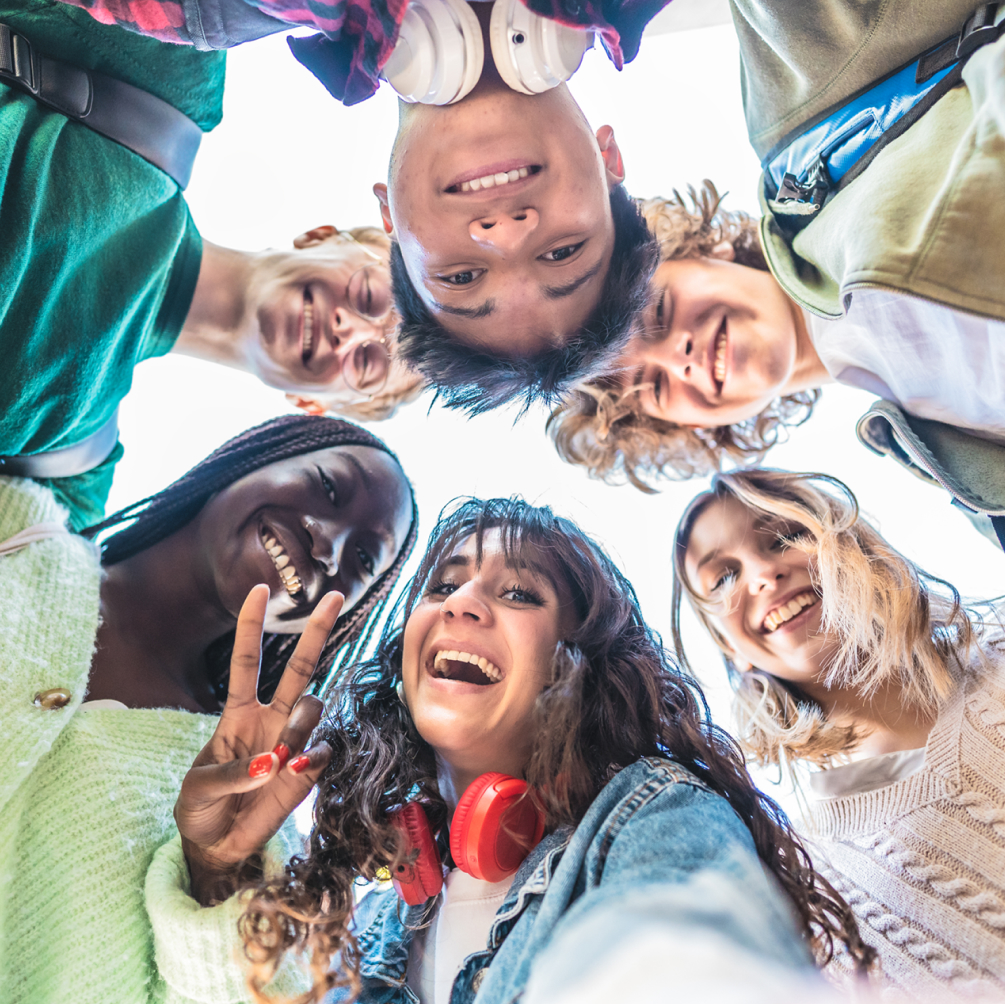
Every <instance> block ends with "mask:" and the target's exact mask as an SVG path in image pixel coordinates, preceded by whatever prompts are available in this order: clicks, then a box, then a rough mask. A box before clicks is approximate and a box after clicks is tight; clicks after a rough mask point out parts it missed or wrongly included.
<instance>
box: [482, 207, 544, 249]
mask: <svg viewBox="0 0 1005 1004" xmlns="http://www.w3.org/2000/svg"><path fill="white" fill-rule="evenodd" d="M539 222H540V218H539V217H538V215H537V210H536V209H514V210H510V211H506V212H503V211H500V212H496V213H488V214H486V215H485V216H482V217H481V218H479V219H477V220H475V221H474V222H473V223H472V224H471V226H470V227H469V228H468V233H470V234H471V239H472V240H473V241H474V242H475V243H476V244H481V245H483V246H485V247H490V248H493V249H495V250H496V251H499V252H501V253H502V254H513V253H514V252H516V251H518V250H519V249H520V247H521V246H522V245H523V243H524V242H525V241H526V240H527V239H528V238H529V237H530V235H531V234H532V233H534V231H535V230H536V229H537V225H538V223H539Z"/></svg>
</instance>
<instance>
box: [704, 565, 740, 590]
mask: <svg viewBox="0 0 1005 1004" xmlns="http://www.w3.org/2000/svg"><path fill="white" fill-rule="evenodd" d="M734 582H736V571H735V570H733V569H730V570H729V571H726V572H723V573H722V574H721V575H720V576H719V578H717V579H716V580H715V582H713V583H712V588H711V590H710V592H712V593H720V592H723V591H725V590H726V589H728V588H729V587H730V586H732V585H733V583H734Z"/></svg>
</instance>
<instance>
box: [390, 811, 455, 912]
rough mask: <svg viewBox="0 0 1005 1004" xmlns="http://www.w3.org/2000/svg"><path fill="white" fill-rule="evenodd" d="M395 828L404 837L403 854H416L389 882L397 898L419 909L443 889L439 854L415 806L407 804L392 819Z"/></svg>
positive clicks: (422, 812)
mask: <svg viewBox="0 0 1005 1004" xmlns="http://www.w3.org/2000/svg"><path fill="white" fill-rule="evenodd" d="M391 818H392V819H393V821H394V825H395V826H396V827H398V829H399V830H401V832H402V833H404V834H405V843H406V846H407V851H406V853H407V854H408V856H409V857H411V856H412V854H413V853H414V852H416V851H417V852H418V854H417V855H416V856H415V859H414V861H412V862H411V863H407V862H402V863H401V864H400V865H398V867H397V869H396V870H395V872H394V874H393V875H392V876H391V882H392V883H393V885H394V888H395V891H396V892H397V893H398V895H399V896H400V897H401V898H402V899H403V900H404V901H405V902H406V903H407V904H408V905H409V906H418V905H419V904H420V903H425V902H426V900H427V899H430V898H431V897H433V896H436V895H437V894H438V893H439V891H440V890H441V889H442V888H443V866H442V864H441V863H440V852H439V850H438V849H437V847H436V841H435V840H434V839H433V831H432V830H431V829H430V828H429V820H428V819H427V818H426V810H425V809H423V807H422V806H421V805H420V804H419V803H418V802H406V803H405V804H404V805H403V806H402V807H401V808H400V809H398V811H397V812H395V813H393V814H392V817H391Z"/></svg>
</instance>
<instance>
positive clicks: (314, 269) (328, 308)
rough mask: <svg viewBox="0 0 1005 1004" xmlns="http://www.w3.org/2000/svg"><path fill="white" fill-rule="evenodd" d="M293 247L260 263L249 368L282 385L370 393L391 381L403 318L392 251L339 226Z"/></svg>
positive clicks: (249, 313)
mask: <svg viewBox="0 0 1005 1004" xmlns="http://www.w3.org/2000/svg"><path fill="white" fill-rule="evenodd" d="M294 245H295V246H296V248H297V250H295V251H292V252H284V253H281V254H277V253H269V254H265V255H262V256H261V257H260V258H259V260H258V261H257V262H256V264H255V266H254V271H253V276H252V279H251V280H250V281H249V283H248V288H249V296H251V297H252V302H251V303H250V304H249V305H248V308H247V310H246V320H245V331H244V345H245V352H246V365H247V368H248V369H249V370H250V371H251V372H252V373H254V374H255V375H256V376H258V377H259V378H260V379H261V380H263V381H264V382H265V383H267V384H269V385H270V386H272V387H278V388H280V389H281V390H290V391H300V392H307V393H310V392H314V393H319V394H325V395H328V396H331V395H340V394H341V395H347V396H348V397H349V398H356V399H358V398H360V397H361V396H362V397H364V398H365V397H366V396H367V395H368V394H370V393H373V392H374V391H376V390H378V389H380V387H382V386H383V385H384V384H385V383H386V382H387V378H388V361H389V352H388V350H387V348H386V343H387V339H388V336H389V335H390V334H391V332H392V331H393V328H394V325H395V323H396V318H395V317H394V315H393V312H392V301H391V279H390V273H389V272H388V268H387V251H386V250H385V249H383V248H379V247H372V246H369V245H367V244H363V243H357V242H355V241H353V240H351V239H349V238H347V237H345V236H343V235H341V234H340V233H339V232H338V231H337V230H336V229H335V228H334V227H317V228H316V229H314V230H311V231H308V232H307V233H306V234H302V235H301V236H300V237H298V238H297V239H296V240H295V241H294ZM399 368H401V367H400V364H399ZM392 375H393V374H392Z"/></svg>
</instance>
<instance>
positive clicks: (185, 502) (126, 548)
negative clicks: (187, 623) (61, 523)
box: [81, 415, 419, 702]
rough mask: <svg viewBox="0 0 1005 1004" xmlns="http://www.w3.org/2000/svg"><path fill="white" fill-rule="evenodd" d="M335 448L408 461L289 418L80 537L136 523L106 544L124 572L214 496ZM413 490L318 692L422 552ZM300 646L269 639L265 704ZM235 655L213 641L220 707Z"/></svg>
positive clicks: (321, 421)
mask: <svg viewBox="0 0 1005 1004" xmlns="http://www.w3.org/2000/svg"><path fill="white" fill-rule="evenodd" d="M334 446H370V447H372V448H373V449H375V450H380V451H381V452H382V453H386V454H387V455H388V456H389V457H391V458H392V459H393V460H394V461H395V462H396V463H397V464H398V466H399V467H400V466H401V461H399V460H398V458H397V457H396V456H395V455H394V453H393V452H392V451H391V450H390V449H388V447H387V445H386V444H385V443H384V442H382V441H381V440H380V439H378V438H377V437H376V436H374V435H373V434H372V433H369V432H367V431H366V430H365V429H361V428H360V427H359V426H358V425H353V424H352V423H351V422H346V421H343V420H341V419H335V418H327V417H323V416H319V415H283V416H281V417H280V418H273V419H271V420H270V421H268V422H264V423H262V424H261V425H258V426H255V428H253V429H248V430H247V431H246V432H242V433H241V434H240V435H239V436H235V437H234V438H233V439H230V440H228V441H227V442H226V443H224V444H223V446H221V447H219V448H218V449H216V450H214V451H213V452H212V453H211V454H210V455H209V456H208V457H206V459H205V460H202V461H200V462H199V463H198V464H196V465H195V467H193V468H192V469H191V470H190V471H189V472H188V473H187V474H184V475H182V477H180V478H179V479H178V480H177V481H175V482H174V483H173V484H170V485H168V487H167V488H165V489H164V490H163V491H160V492H158V493H157V494H156V495H151V496H149V497H148V498H145V499H140V501H139V502H135V503H134V504H133V505H131V506H127V507H126V508H125V509H120V510H119V511H118V512H117V513H114V514H113V515H111V516H109V517H108V518H107V519H104V520H102V522H100V523H97V524H95V525H94V526H90V527H87V528H86V529H85V530H82V531H81V533H82V535H83V536H84V537H87V538H89V539H92V538H94V537H96V536H97V535H98V534H99V533H101V532H103V531H104V530H108V529H111V528H112V527H116V526H119V525H121V524H122V523H126V522H128V521H130V520H131V521H132V522H130V523H129V525H128V526H126V527H124V528H123V529H121V530H119V531H118V532H116V533H114V534H112V535H111V536H110V537H108V538H106V539H105V540H104V541H102V542H101V563H102V565H115V564H118V562H120V561H125V559H126V558H129V557H132V555H134V554H137V553H139V552H140V551H144V550H146V549H147V548H148V547H152V546H153V545H154V544H156V543H158V542H159V541H161V540H164V538H165V537H169V536H170V535H171V534H172V533H174V532H175V531H177V530H180V529H181V528H182V527H183V526H185V525H186V524H187V523H189V522H190V521H191V520H192V519H194V518H195V516H196V515H197V514H198V513H199V511H200V510H201V509H202V507H203V506H204V505H205V504H206V503H207V502H208V501H209V500H210V498H211V497H212V496H213V495H215V494H216V493H217V492H219V491H221V490H223V489H224V488H226V487H227V486H228V485H231V484H233V483H234V482H235V481H238V480H239V479H240V478H243V477H244V476H245V475H246V474H250V473H251V472H252V471H256V470H258V469H259V468H262V467H267V466H268V465H269V464H274V463H276V462H278V461H280V460H286V459H287V458H289V457H296V456H299V455H300V454H303V453H311V452H313V451H314V450H324V449H328V448H330V447H334ZM406 482H407V479H406ZM408 488H409V494H410V497H411V499H412V519H411V523H410V524H409V527H408V534H407V535H406V537H405V542H404V543H403V544H402V546H401V549H400V550H399V551H398V554H397V555H396V556H395V559H394V561H393V562H392V564H391V567H390V568H388V569H387V571H385V572H384V573H383V574H382V575H381V576H380V577H379V578H378V579H377V580H376V581H375V582H373V583H371V585H370V587H369V588H368V589H367V591H366V592H365V593H364V594H363V596H362V597H361V598H360V600H359V602H358V603H356V605H355V606H354V607H353V608H352V609H351V610H349V611H347V612H346V613H344V614H342V616H340V617H339V619H338V620H337V621H336V622H335V627H334V628H333V629H332V633H331V636H330V637H329V639H328V641H327V642H326V644H325V647H324V650H323V651H322V653H321V658H320V659H319V660H318V677H317V678H316V679H315V683H314V689H315V690H320V689H322V687H323V686H324V685H325V684H326V683H327V682H329V681H331V680H334V679H335V678H337V677H338V675H339V673H340V671H341V669H342V668H343V667H344V666H346V665H348V664H349V662H350V661H351V660H352V658H353V657H354V655H355V654H356V653H358V652H359V651H361V650H362V649H363V648H365V647H366V644H367V642H368V641H369V640H370V636H371V634H372V633H373V630H374V627H375V625H376V623H377V621H378V620H379V619H380V616H381V614H382V613H383V611H384V608H385V606H386V605H387V599H388V597H389V595H390V593H391V590H392V589H393V588H394V585H395V583H396V582H397V581H398V576H399V575H400V574H401V569H402V567H403V566H404V564H405V562H406V561H407V560H408V556H409V554H410V553H411V551H412V548H413V547H414V545H415V540H416V536H417V534H418V529H419V511H418V507H417V506H416V503H415V493H414V492H413V491H412V486H411V484H410V483H409V485H408ZM299 638H300V636H299V635H292V634H266V635H265V636H264V637H263V639H262V670H261V674H260V676H259V683H258V693H259V698H260V699H261V700H263V701H267V700H270V699H271V697H272V694H273V693H274V692H275V689H276V686H277V685H278V683H279V678H280V677H281V676H282V674H283V669H284V668H285V666H286V661H287V659H288V658H289V656H290V655H291V654H292V652H293V649H294V647H295V646H296V643H297V641H298V639H299ZM233 649H234V632H233V631H230V632H229V633H228V634H226V635H224V636H223V637H222V638H219V639H217V640H216V641H214V642H213V643H212V644H211V645H210V646H209V648H207V650H206V653H205V659H206V668H207V675H208V679H209V684H210V686H211V687H212V689H213V692H214V694H215V695H216V697H217V698H218V699H219V700H220V701H221V702H222V701H224V700H225V699H226V696H227V684H228V681H229V677H230V656H231V654H232V652H233ZM340 650H341V656H340V657H339V659H338V661H337V662H336V661H335V656H336V653H337V652H339V651H340Z"/></svg>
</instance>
